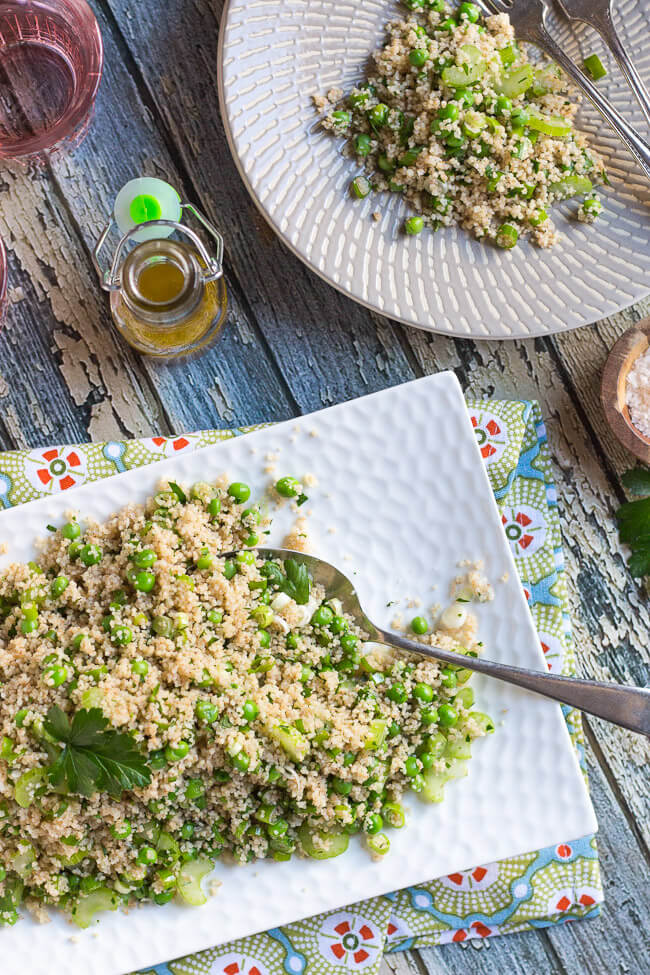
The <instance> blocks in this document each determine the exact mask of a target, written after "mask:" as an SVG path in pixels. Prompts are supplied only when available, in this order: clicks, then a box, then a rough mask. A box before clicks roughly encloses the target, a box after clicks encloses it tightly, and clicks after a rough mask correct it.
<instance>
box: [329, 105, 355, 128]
mask: <svg viewBox="0 0 650 975" xmlns="http://www.w3.org/2000/svg"><path fill="white" fill-rule="evenodd" d="M330 118H331V119H332V121H333V122H334V124H335V125H337V126H339V127H340V128H347V126H348V125H349V124H350V122H351V121H352V116H351V115H350V113H349V112H343V111H341V110H340V109H338V110H337V111H335V112H332V114H331V115H330Z"/></svg>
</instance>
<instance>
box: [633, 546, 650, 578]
mask: <svg viewBox="0 0 650 975" xmlns="http://www.w3.org/2000/svg"><path fill="white" fill-rule="evenodd" d="M628 568H629V570H630V573H631V574H632V575H633V576H635V577H636V578H640V577H641V576H647V575H650V539H649V540H648V541H646V542H645V543H644V544H642V545H635V546H634V548H633V549H632V555H631V556H630V561H629V562H628Z"/></svg>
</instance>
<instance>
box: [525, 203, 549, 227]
mask: <svg viewBox="0 0 650 975" xmlns="http://www.w3.org/2000/svg"><path fill="white" fill-rule="evenodd" d="M545 220H548V213H547V212H546V210H544V209H543V208H542V207H540V208H539V209H538V210H536V211H535V213H533V214H531V216H530V217H529V218H528V222H529V223H530V225H531V227H539V225H540V224H541V223H544V221H545Z"/></svg>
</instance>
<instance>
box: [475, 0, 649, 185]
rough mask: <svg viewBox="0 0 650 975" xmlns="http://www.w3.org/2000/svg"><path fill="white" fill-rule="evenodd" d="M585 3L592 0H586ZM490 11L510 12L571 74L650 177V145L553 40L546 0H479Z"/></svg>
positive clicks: (525, 35) (519, 29)
mask: <svg viewBox="0 0 650 975" xmlns="http://www.w3.org/2000/svg"><path fill="white" fill-rule="evenodd" d="M584 2H585V4H586V3H589V0H584ZM479 3H480V4H481V6H482V7H483V9H484V10H487V11H488V13H490V14H508V16H509V17H510V23H511V24H512V26H513V27H514V30H515V34H516V35H517V37H519V38H521V40H523V41H528V42H530V43H531V44H535V45H537V47H541V48H542V49H543V50H544V51H546V53H547V54H548V55H550V57H552V58H553V60H554V61H556V62H557V63H558V64H559V65H560V67H561V68H562V69H563V70H564V71H565V72H566V74H568V75H569V77H570V78H571V79H572V80H573V82H574V83H575V84H576V85H577V86H578V88H581V89H582V91H583V92H584V93H585V95H587V97H588V98H589V99H591V101H592V102H593V103H594V105H595V106H596V108H597V109H598V111H599V112H600V114H601V115H602V116H603V118H604V119H605V120H606V121H607V122H609V124H610V125H611V126H612V128H613V129H614V130H615V132H616V133H617V134H618V136H619V137H620V139H621V140H622V141H623V142H624V143H625V145H626V146H627V147H628V149H629V150H630V152H631V153H632V155H633V156H634V158H635V159H636V161H637V162H638V164H639V166H640V167H641V169H642V170H643V173H644V175H645V176H646V178H647V179H650V145H649V144H648V143H647V142H646V141H645V140H644V139H642V138H641V136H640V135H639V133H638V132H637V131H636V129H634V128H633V127H632V126H631V125H630V124H629V123H628V122H626V121H625V119H624V118H623V117H622V116H621V115H619V113H618V112H617V111H616V109H615V108H614V106H613V105H612V104H611V102H610V101H609V100H608V99H607V98H605V96H604V95H603V94H602V92H601V91H599V89H598V88H597V87H596V85H595V84H594V83H593V82H592V81H591V79H590V78H588V77H587V75H586V74H584V73H583V72H582V71H581V70H580V68H578V66H577V65H576V64H574V63H573V61H572V60H571V58H569V57H568V55H566V54H565V53H564V51H563V50H562V48H561V47H560V46H559V45H558V44H557V43H556V42H555V41H554V40H553V38H552V37H551V35H550V34H549V32H548V30H547V27H546V20H547V15H548V10H549V8H548V5H547V3H546V2H545V0H479Z"/></svg>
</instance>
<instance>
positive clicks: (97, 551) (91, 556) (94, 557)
mask: <svg viewBox="0 0 650 975" xmlns="http://www.w3.org/2000/svg"><path fill="white" fill-rule="evenodd" d="M79 558H80V559H81V561H82V562H83V564H84V565H88V566H90V565H98V563H99V562H101V560H102V550H101V548H99V546H98V545H84V546H83V548H82V549H81V551H80V552H79Z"/></svg>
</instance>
